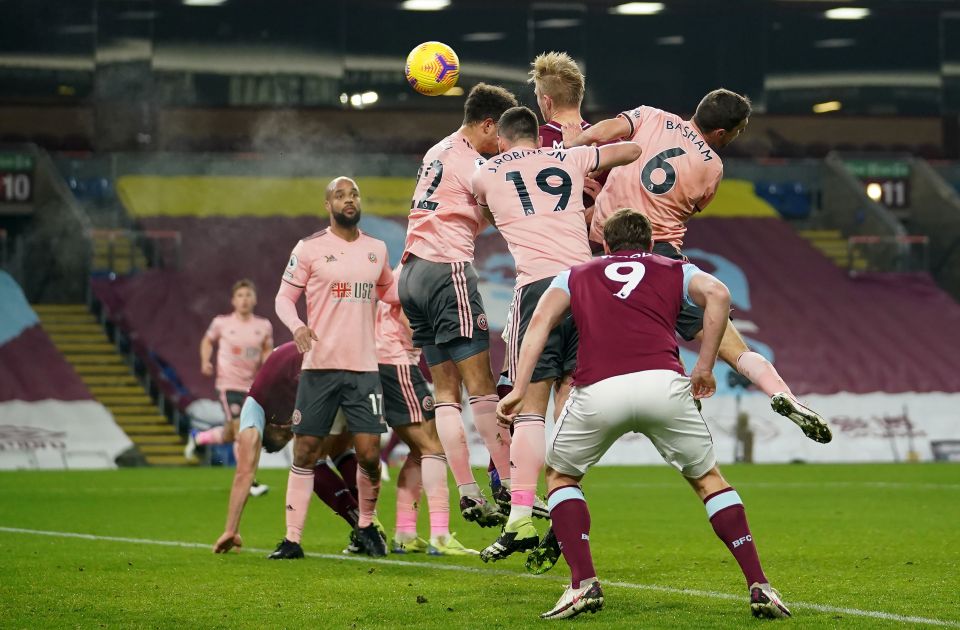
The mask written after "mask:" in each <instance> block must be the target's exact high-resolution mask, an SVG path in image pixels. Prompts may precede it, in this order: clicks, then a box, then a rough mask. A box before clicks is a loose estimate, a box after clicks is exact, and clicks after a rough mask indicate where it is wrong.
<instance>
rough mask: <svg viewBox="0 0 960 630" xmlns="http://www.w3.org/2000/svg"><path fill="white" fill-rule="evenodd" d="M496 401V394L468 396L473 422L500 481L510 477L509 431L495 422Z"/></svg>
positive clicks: (498, 400) (497, 400) (497, 399)
mask: <svg viewBox="0 0 960 630" xmlns="http://www.w3.org/2000/svg"><path fill="white" fill-rule="evenodd" d="M498 402H500V398H499V397H498V396H497V395H496V394H490V395H489V396H471V397H470V410H471V411H473V424H474V426H476V427H477V432H478V433H479V434H480V437H482V438H483V442H484V444H486V445H487V450H488V451H490V457H491V458H492V459H493V464H494V466H496V467H497V473H498V474H499V475H500V481H501V482H502V481H503V480H506V479H510V431H509V430H508V429H505V428H503V427H501V426H500V425H499V424H497V403H498Z"/></svg>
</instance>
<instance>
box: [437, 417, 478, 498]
mask: <svg viewBox="0 0 960 630" xmlns="http://www.w3.org/2000/svg"><path fill="white" fill-rule="evenodd" d="M436 414H437V419H436V423H437V434H438V435H439V436H440V444H442V445H443V452H444V453H445V454H446V456H447V462H448V463H449V464H450V471H451V472H452V473H453V478H454V479H455V480H456V482H457V485H458V486H463V485H465V484H471V483H472V484H474V485H476V483H475V480H474V478H473V470H471V469H470V451H469V450H468V449H467V436H466V434H465V433H464V432H463V418H462V416H461V407H460V405H459V404H457V403H447V402H438V403H437V404H436ZM478 493H479V490H478ZM462 494H463V493H462V492H461V495H462Z"/></svg>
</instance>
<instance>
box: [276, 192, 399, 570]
mask: <svg viewBox="0 0 960 630" xmlns="http://www.w3.org/2000/svg"><path fill="white" fill-rule="evenodd" d="M325 207H326V210H327V212H328V213H329V216H330V227H328V228H327V229H325V230H321V231H320V232H317V233H315V234H313V235H311V236H308V237H307V238H304V239H303V240H301V241H300V242H299V243H297V245H296V247H294V248H293V251H292V252H291V254H290V261H289V262H288V263H287V269H286V271H285V272H284V274H283V278H282V280H283V281H282V282H281V283H280V290H279V292H278V293H277V297H276V300H275V308H276V311H277V316H279V318H280V321H282V322H283V323H284V324H285V325H286V326H287V328H289V329H290V332H292V333H293V340H294V341H295V342H296V344H297V348H298V349H299V350H300V351H301V352H303V353H304V357H303V370H302V371H301V374H300V383H299V385H298V387H297V399H296V408H295V409H294V411H293V433H294V437H293V466H291V467H290V477H289V479H288V480H287V501H286V522H287V534H286V537H285V538H284V539H283V541H281V543H280V544H279V545H278V546H277V550H276V551H275V552H274V553H273V554H272V555H271V557H273V558H291V557H300V556H302V554H303V550H302V549H301V547H300V538H301V535H302V532H303V527H304V524H305V522H306V518H307V509H308V508H309V505H310V494H311V489H312V486H313V466H314V463H316V461H317V459H319V458H320V457H321V456H322V455H323V439H324V438H325V437H326V436H328V435H330V433H331V428H332V426H333V421H334V417H335V416H336V413H337V410H338V409H340V408H342V409H343V412H344V415H345V416H346V418H347V429H348V430H349V431H350V432H351V433H353V439H354V447H355V448H356V453H357V459H358V460H359V464H360V466H359V470H358V473H357V487H358V492H359V497H358V503H359V506H360V516H359V518H358V523H357V530H356V531H357V538H358V541H359V543H360V545H361V548H362V549H363V551H365V552H366V553H368V554H369V555H371V556H383V555H386V553H387V547H386V542H385V541H384V540H383V538H382V537H381V535H380V532H379V531H378V529H377V527H376V525H375V524H374V522H373V520H374V518H375V516H376V508H377V498H378V497H379V495H380V434H382V433H383V432H384V431H385V430H386V425H385V423H384V421H383V409H382V406H383V392H382V390H381V388H380V375H379V372H378V371H377V349H376V338H375V333H374V328H375V319H376V311H377V300H378V298H379V299H383V300H388V301H391V302H394V303H395V302H396V301H397V299H396V289H395V286H396V285H395V283H394V281H393V274H392V272H391V269H390V264H389V262H388V260H387V246H386V245H385V244H384V243H383V241H381V240H378V239H375V238H372V237H370V236H368V235H366V234H364V233H363V232H361V231H360V229H359V228H358V227H357V224H358V223H359V222H360V216H361V199H360V189H359V188H358V187H357V184H356V182H355V181H353V180H352V179H350V178H348V177H337V178H336V179H334V180H332V181H331V182H330V184H328V185H327V189H326V200H325ZM304 293H306V301H307V321H308V322H309V324H304V323H303V321H301V320H300V316H299V314H298V313H297V301H298V300H299V299H300V296H301V295H303V294H304Z"/></svg>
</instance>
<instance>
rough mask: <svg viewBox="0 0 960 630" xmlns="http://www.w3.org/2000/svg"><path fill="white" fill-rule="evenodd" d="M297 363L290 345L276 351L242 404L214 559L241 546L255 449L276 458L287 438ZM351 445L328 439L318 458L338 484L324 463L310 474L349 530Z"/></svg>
mask: <svg viewBox="0 0 960 630" xmlns="http://www.w3.org/2000/svg"><path fill="white" fill-rule="evenodd" d="M301 363H303V357H302V356H301V355H300V352H298V351H297V345H296V344H295V343H293V342H292V341H291V342H289V343H285V344H283V345H282V346H280V347H278V348H277V349H276V350H274V351H273V352H272V353H271V354H270V356H268V357H267V360H266V361H265V362H264V364H263V367H262V368H260V371H259V372H258V373H257V377H256V378H255V379H254V381H253V385H252V386H251V387H250V393H249V394H248V395H247V399H246V400H245V401H244V402H243V408H242V409H241V411H240V430H239V432H238V433H237V438H236V441H235V444H236V451H237V469H236V472H235V473H234V475H233V485H232V486H231V489H230V502H229V504H228V506H227V524H226V526H225V527H224V530H223V534H221V535H220V538H218V539H217V542H216V543H215V544H214V545H213V551H214V553H226V552H227V551H230V549H232V548H234V547H241V546H242V545H243V539H242V538H241V537H240V518H241V517H242V516H243V508H244V506H245V505H246V503H247V495H248V494H249V492H250V486H251V485H252V484H253V479H254V475H256V473H257V466H258V465H259V463H260V448H261V446H262V447H263V448H264V449H265V450H266V451H267V452H268V453H276V452H277V451H279V450H280V449H282V448H283V447H284V446H286V445H287V442H289V441H290V439H291V438H292V437H293V433H292V432H291V431H290V426H291V425H290V416H291V414H292V413H293V403H294V400H295V399H296V395H297V383H298V382H299V381H300V364H301ZM352 439H353V436H351V435H350V434H349V433H346V432H343V433H341V434H340V435H331V436H329V437H328V438H327V441H326V443H325V444H324V452H325V453H328V454H329V455H330V456H331V457H332V458H335V461H337V462H338V463H339V465H340V469H341V472H342V473H343V474H344V477H343V478H342V479H341V478H340V477H338V476H337V475H336V474H335V473H334V472H333V471H332V470H331V469H330V467H329V466H328V465H327V462H326V458H324V460H323V461H320V462H319V463H318V464H317V465H316V466H315V467H314V469H313V491H314V493H316V495H317V496H318V497H320V500H322V501H323V502H324V503H326V504H327V505H329V506H330V508H331V509H332V510H333V511H334V512H336V513H337V514H338V515H339V516H340V517H341V518H343V520H345V521H346V522H347V524H348V525H350V528H351V530H352V529H353V528H355V527H356V525H357V500H356V496H355V495H356V487H355V483H356V458H355V457H354V456H353V454H352V451H351V450H350V442H351V441H352ZM351 461H352V462H353V463H352V464H351ZM351 475H352V476H351ZM351 486H353V488H351Z"/></svg>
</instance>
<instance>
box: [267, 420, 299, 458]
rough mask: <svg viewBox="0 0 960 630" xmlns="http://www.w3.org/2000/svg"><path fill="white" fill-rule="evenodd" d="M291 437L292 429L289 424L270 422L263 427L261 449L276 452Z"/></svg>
mask: <svg viewBox="0 0 960 630" xmlns="http://www.w3.org/2000/svg"><path fill="white" fill-rule="evenodd" d="M291 439H293V431H292V430H291V429H290V425H289V424H270V423H269V422H268V423H267V424H266V425H265V426H264V427H263V449H264V450H265V451H267V452H268V453H276V452H277V451H279V450H280V449H282V448H283V447H284V446H286V445H287V442H289V441H290V440H291Z"/></svg>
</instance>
